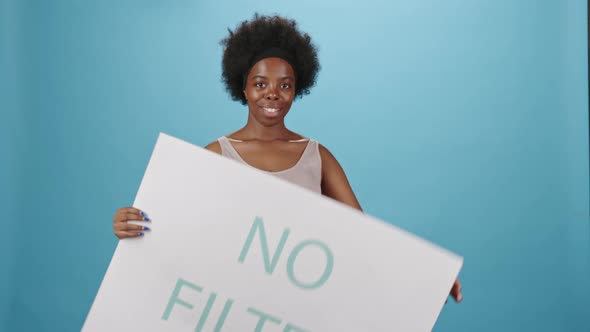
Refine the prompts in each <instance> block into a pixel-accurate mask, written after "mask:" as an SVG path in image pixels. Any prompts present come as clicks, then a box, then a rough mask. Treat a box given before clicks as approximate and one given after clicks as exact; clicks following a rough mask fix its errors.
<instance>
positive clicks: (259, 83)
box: [254, 82, 266, 88]
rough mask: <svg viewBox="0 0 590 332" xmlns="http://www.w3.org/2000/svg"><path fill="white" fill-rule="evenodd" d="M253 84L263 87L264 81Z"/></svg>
mask: <svg viewBox="0 0 590 332" xmlns="http://www.w3.org/2000/svg"><path fill="white" fill-rule="evenodd" d="M254 86H256V87H257V88H264V87H265V86H266V84H265V83H264V82H256V83H255V84H254Z"/></svg>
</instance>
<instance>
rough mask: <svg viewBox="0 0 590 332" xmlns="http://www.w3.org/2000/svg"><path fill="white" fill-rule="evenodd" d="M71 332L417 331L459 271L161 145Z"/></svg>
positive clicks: (347, 217)
mask: <svg viewBox="0 0 590 332" xmlns="http://www.w3.org/2000/svg"><path fill="white" fill-rule="evenodd" d="M134 206H136V207H138V208H140V209H142V210H143V211H146V212H147V213H148V215H149V217H150V218H151V219H152V222H151V223H150V228H151V229H152V231H151V232H147V234H146V235H145V236H144V237H143V238H137V239H126V240H123V241H120V242H119V244H118V246H117V249H116V251H115V254H114V256H113V258H112V260H111V263H110V265H109V268H108V270H107V272H106V275H105V277H104V280H103V282H102V284H101V286H100V289H99V291H98V294H97V296H96V298H95V301H94V303H93V305H92V308H91V310H90V312H89V314H88V317H87V318H86V322H85V324H84V327H83V330H84V331H87V332H92V331H215V332H228V331H263V332H273V331H282V332H289V331H292V332H300V331H310V332H312V331H313V332H321V331H322V332H334V331H355V332H358V331H388V332H389V331H404V332H412V331H420V332H425V331H430V330H431V329H432V327H433V326H434V323H435V321H436V319H437V317H438V314H439V313H440V311H441V309H442V306H443V305H444V302H445V300H446V298H447V296H448V293H449V290H450V288H451V286H452V284H453V282H454V280H455V278H456V277H457V275H458V273H459V270H460V268H461V265H462V258H461V257H458V256H456V255H454V254H452V253H450V252H448V251H446V250H444V249H442V248H440V247H437V246H435V245H433V244H431V243H429V242H426V241H424V240H422V239H420V238H418V237H416V236H414V235H412V234H409V233H407V232H405V231H403V230H400V229H399V228H396V227H394V226H392V225H390V224H387V223H384V222H382V221H380V220H377V219H375V218H372V217H370V216H367V215H365V214H363V213H361V212H359V211H356V210H354V209H351V208H349V207H347V206H344V205H343V204H340V203H338V202H336V201H334V200H331V199H329V198H326V197H323V196H321V195H318V194H315V193H313V192H310V191H307V190H305V189H302V188H300V187H298V186H296V185H293V184H290V183H287V182H285V181H283V180H280V179H278V178H275V177H273V176H270V175H268V174H265V173H264V172H262V171H259V170H256V169H254V168H252V167H248V166H245V165H240V164H238V163H236V162H234V161H231V160H228V159H226V158H223V157H221V156H219V155H216V154H214V153H212V152H210V151H207V150H204V149H202V148H199V147H197V146H194V145H191V144H189V143H186V142H184V141H181V140H179V139H176V138H173V137H171V136H168V135H165V134H160V136H159V138H158V141H157V143H156V146H155V149H154V151H153V154H152V156H151V159H150V162H149V164H148V167H147V170H146V172H145V175H144V178H143V180H142V182H141V186H140V188H139V191H138V193H137V196H136V199H135V203H134Z"/></svg>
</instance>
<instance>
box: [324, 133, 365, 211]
mask: <svg viewBox="0 0 590 332" xmlns="http://www.w3.org/2000/svg"><path fill="white" fill-rule="evenodd" d="M319 149H320V157H321V159H322V194H323V195H325V196H328V197H330V198H332V199H335V200H337V201H339V202H341V203H344V204H346V205H348V206H350V207H353V208H355V209H358V210H361V211H362V210H363V209H362V208H361V205H360V204H359V202H358V200H357V199H356V196H355V195H354V192H353V191H352V188H351V187H350V183H348V179H347V178H346V174H345V173H344V170H343V169H342V167H341V166H340V164H339V163H338V161H337V160H336V158H334V156H333V155H332V153H330V151H328V149H326V148H325V147H324V146H323V145H321V144H320V146H319Z"/></svg>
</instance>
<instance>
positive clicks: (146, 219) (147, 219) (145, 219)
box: [143, 217, 152, 221]
mask: <svg viewBox="0 0 590 332" xmlns="http://www.w3.org/2000/svg"><path fill="white" fill-rule="evenodd" d="M143 220H144V221H152V220H151V219H150V218H148V217H143Z"/></svg>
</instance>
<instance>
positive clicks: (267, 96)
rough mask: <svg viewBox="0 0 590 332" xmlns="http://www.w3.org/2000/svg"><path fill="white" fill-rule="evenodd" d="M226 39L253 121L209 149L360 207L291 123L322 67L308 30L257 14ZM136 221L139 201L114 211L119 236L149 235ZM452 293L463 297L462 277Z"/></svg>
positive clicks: (230, 86) (226, 74) (239, 93)
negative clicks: (295, 104) (288, 123)
mask: <svg viewBox="0 0 590 332" xmlns="http://www.w3.org/2000/svg"><path fill="white" fill-rule="evenodd" d="M222 45H223V46H224V54H223V73H222V76H223V81H224V83H225V86H226V89H227V91H228V93H229V94H230V96H231V97H232V99H233V100H236V101H240V102H241V103H242V104H243V105H248V111H249V113H248V120H247V122H246V125H245V126H244V127H243V128H241V129H239V130H238V131H236V132H234V133H232V134H229V135H227V136H222V137H220V138H219V139H218V140H217V141H215V142H213V143H211V144H209V145H207V146H206V149H208V150H211V151H213V152H216V153H218V154H221V155H223V156H225V157H228V158H231V159H234V160H236V161H238V162H241V163H244V164H247V165H249V166H251V167H255V168H258V169H261V170H264V171H266V172H268V173H270V174H273V175H274V176H278V177H280V178H283V179H285V180H287V181H290V182H293V183H295V184H298V185H300V186H303V187H305V188H307V189H309V190H312V191H315V192H317V193H319V194H322V195H325V196H328V197H330V198H333V199H335V200H337V201H339V202H342V203H344V204H347V205H349V206H351V207H353V208H355V209H359V210H361V206H360V204H359V202H358V200H357V199H356V196H355V195H354V193H353V191H352V188H351V187H350V184H349V183H348V180H347V178H346V175H345V174H344V171H343V170H342V167H341V166H340V164H339V163H338V161H337V160H336V158H334V156H333V155H332V154H331V153H330V151H328V149H326V148H325V147H324V146H323V145H321V144H319V143H318V142H316V141H314V140H311V139H308V138H306V137H305V136H303V135H300V134H298V133H295V132H292V131H290V130H289V129H287V127H286V126H285V116H286V115H287V113H288V112H289V110H290V109H291V105H292V103H293V100H295V98H298V97H301V96H303V95H304V94H308V93H309V90H310V88H311V87H312V86H313V85H314V84H315V80H316V76H317V73H318V71H319V68H320V66H319V62H318V57H317V50H316V47H315V46H314V45H313V44H312V42H311V38H310V37H309V35H307V34H305V33H301V32H300V31H299V30H298V29H297V25H296V23H295V21H292V20H288V19H285V18H282V17H278V16H273V17H269V16H259V15H255V16H254V19H252V20H251V21H244V22H242V24H241V25H240V26H238V28H237V29H236V30H235V31H231V30H230V31H229V36H228V37H227V38H226V39H224V40H223V41H222ZM130 220H131V221H133V220H139V221H142V220H143V221H150V220H149V218H148V217H147V216H146V214H145V213H144V212H143V211H140V210H138V209H136V208H133V207H125V208H121V209H119V210H118V211H117V212H116V214H115V216H114V218H113V221H114V225H113V228H114V231H115V235H116V236H117V237H118V238H119V239H125V238H130V237H138V236H142V235H143V234H144V231H146V230H149V228H147V227H145V226H138V225H132V224H129V223H127V222H128V221H130ZM451 295H452V296H453V297H454V298H455V300H456V301H457V302H458V301H461V299H462V295H461V285H460V283H459V282H458V281H456V282H455V285H454V286H453V289H452V290H451Z"/></svg>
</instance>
